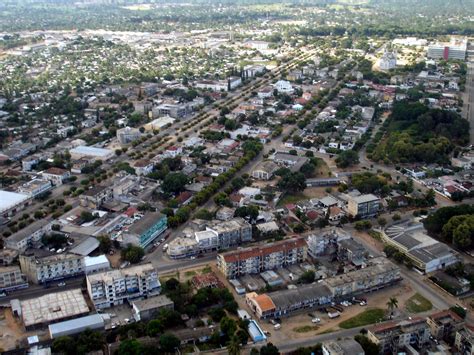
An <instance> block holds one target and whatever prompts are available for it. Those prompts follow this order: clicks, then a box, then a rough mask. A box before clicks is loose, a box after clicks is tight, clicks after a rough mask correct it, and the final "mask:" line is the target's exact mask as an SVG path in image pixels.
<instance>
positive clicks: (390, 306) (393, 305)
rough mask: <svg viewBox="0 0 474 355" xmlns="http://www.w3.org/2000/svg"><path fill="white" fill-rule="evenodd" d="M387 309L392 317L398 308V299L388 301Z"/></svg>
mask: <svg viewBox="0 0 474 355" xmlns="http://www.w3.org/2000/svg"><path fill="white" fill-rule="evenodd" d="M387 308H388V310H389V311H390V315H392V314H393V310H394V309H395V308H398V300H397V298H396V297H390V299H389V300H388V301H387Z"/></svg>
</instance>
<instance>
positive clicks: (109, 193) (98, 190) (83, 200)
mask: <svg viewBox="0 0 474 355" xmlns="http://www.w3.org/2000/svg"><path fill="white" fill-rule="evenodd" d="M112 198H113V189H112V187H111V186H104V185H96V186H94V187H93V188H91V189H89V190H87V191H85V192H84V193H83V194H82V195H81V196H80V197H79V201H80V204H81V206H84V207H90V208H98V207H100V206H101V205H102V204H103V203H105V202H107V201H110V200H111V199H112Z"/></svg>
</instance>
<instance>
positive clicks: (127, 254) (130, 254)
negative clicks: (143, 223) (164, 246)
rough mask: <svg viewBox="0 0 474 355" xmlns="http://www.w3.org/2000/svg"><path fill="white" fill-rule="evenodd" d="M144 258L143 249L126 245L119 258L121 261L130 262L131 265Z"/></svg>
mask: <svg viewBox="0 0 474 355" xmlns="http://www.w3.org/2000/svg"><path fill="white" fill-rule="evenodd" d="M144 256H145V251H144V250H143V248H141V247H139V246H136V245H132V244H128V246H127V247H126V248H125V249H123V250H122V252H121V257H122V259H123V260H125V261H128V262H130V263H131V264H137V263H139V262H140V260H142V258H143V257H144Z"/></svg>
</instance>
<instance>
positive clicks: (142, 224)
mask: <svg viewBox="0 0 474 355" xmlns="http://www.w3.org/2000/svg"><path fill="white" fill-rule="evenodd" d="M162 217H163V215H162V214H161V213H159V212H149V213H147V214H145V215H144V216H143V218H142V219H140V220H139V221H137V222H135V223H134V224H132V226H131V227H130V228H129V229H128V234H136V235H142V234H143V233H144V232H146V231H147V230H148V229H150V227H152V226H153V225H154V224H155V223H157V222H158V221H159V220H160V219H161V218H162Z"/></svg>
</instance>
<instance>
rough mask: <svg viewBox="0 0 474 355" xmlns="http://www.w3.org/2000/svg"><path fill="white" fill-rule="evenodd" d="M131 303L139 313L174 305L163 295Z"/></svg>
mask: <svg viewBox="0 0 474 355" xmlns="http://www.w3.org/2000/svg"><path fill="white" fill-rule="evenodd" d="M132 303H133V305H134V306H135V307H136V308H137V309H138V310H139V311H140V312H142V311H148V310H153V309H156V308H161V307H165V306H168V305H174V303H173V301H172V300H170V299H169V298H168V297H167V296H165V295H160V296H155V297H151V298H147V299H144V300H138V301H133V302H132Z"/></svg>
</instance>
